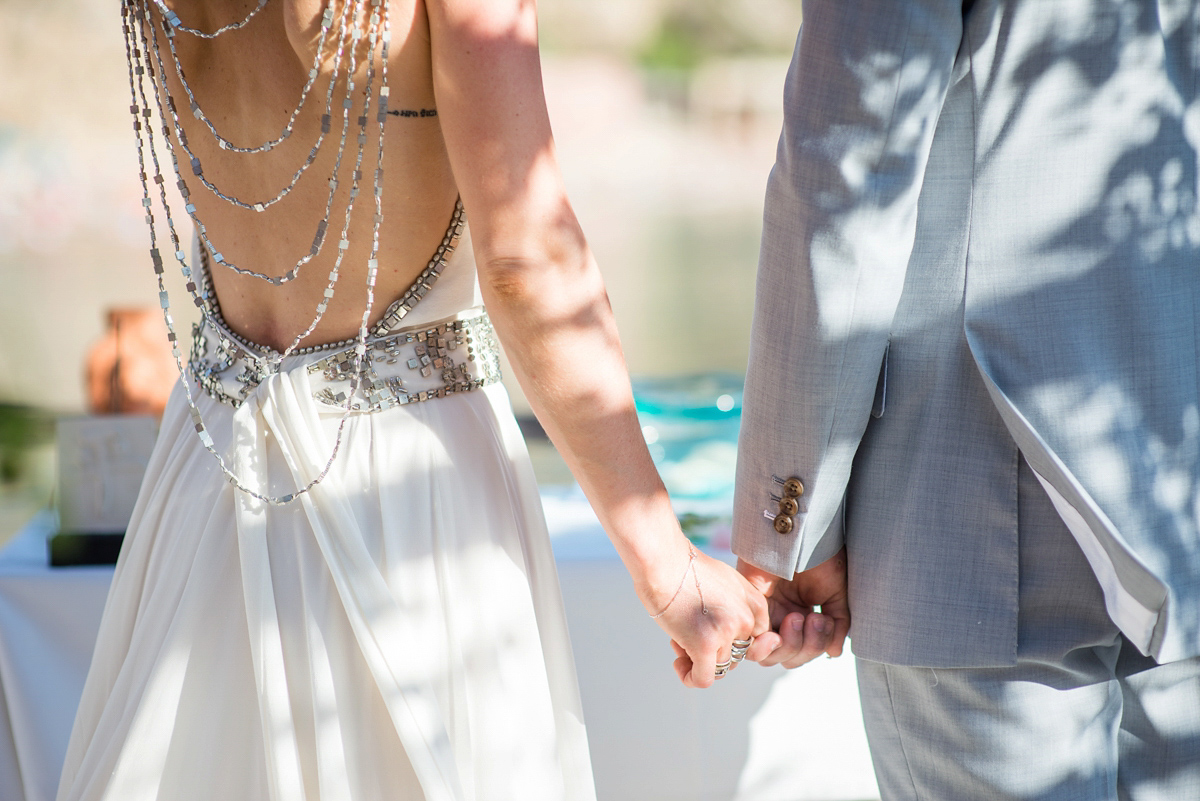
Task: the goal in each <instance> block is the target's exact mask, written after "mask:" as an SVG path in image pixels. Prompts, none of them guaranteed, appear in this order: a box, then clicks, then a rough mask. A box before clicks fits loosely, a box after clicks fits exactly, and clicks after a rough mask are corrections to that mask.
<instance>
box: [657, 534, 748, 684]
mask: <svg viewBox="0 0 1200 801" xmlns="http://www.w3.org/2000/svg"><path fill="white" fill-rule="evenodd" d="M689 552H690V553H691V554H694V557H693V556H690V555H688V556H685V557H684V558H681V559H679V560H677V561H676V560H670V561H671V562H672V563H673V564H672V565H671V569H670V570H669V571H668V570H660V571H657V573H658V575H657V576H655V577H649V580H648V582H647V585H646V586H645V587H644V588H639V595H641V597H642V603H643V604H644V605H645V607H646V609H647V610H649V612H650V615H651V617H653V618H654V619H655V622H657V623H658V625H659V626H660V627H662V629H663V631H665V632H666V633H667V634H668V635H669V636H670V637H671V647H672V648H674V649H675V656H676V659H675V672H676V673H677V674H678V675H679V679H680V681H682V682H683V683H684V685H685V686H687V687H697V688H701V687H710V686H712V683H713V682H714V681H716V679H717V678H719V677H720V676H719V675H718V670H717V665H719V664H728V665H729V667H728V669H732V668H733V667H736V666H737V663H738V661H740V659H735V657H737V654H734V653H732V652H733V643H734V641H735V640H750V639H752V638H755V637H759V636H762V635H765V634H768V633H769V631H770V622H769V620H768V617H767V600H766V599H765V598H764V597H763V595H762V593H761V592H760V591H758V590H757V589H755V588H754V587H753V586H752V585H751V584H750V582H748V581H747V580H746V579H745V578H743V577H742V576H741V575H740V574H739V573H738V572H737V571H736V570H734V569H733V568H732V567H730V566H729V565H727V564H725V563H724V562H721V561H719V560H717V559H713V558H712V557H710V556H707V555H706V554H704V553H701V552H700V551H694V550H691V549H690V548H689ZM686 559H691V561H690V564H689V563H687V562H686V561H685V560H686ZM685 564H687V568H686V573H685V574H684V576H683V581H682V582H681V581H680V579H679V575H680V569H681V568H683V567H684V565H685Z"/></svg>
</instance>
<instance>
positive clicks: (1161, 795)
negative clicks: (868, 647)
mask: <svg viewBox="0 0 1200 801" xmlns="http://www.w3.org/2000/svg"><path fill="white" fill-rule="evenodd" d="M1020 470H1021V475H1020V480H1019V491H1018V504H1019V512H1018V519H1019V537H1020V588H1019V600H1018V607H1019V613H1018V619H1019V624H1018V625H1019V630H1018V635H1017V636H1018V640H1017V663H1016V664H1015V665H1014V666H1012V667H1002V668H965V669H938V670H932V669H929V668H916V667H899V666H895V665H885V664H880V663H878V662H869V661H866V660H861V659H860V660H859V661H858V683H859V693H860V695H861V697H862V707H863V719H864V722H865V724H866V730H867V739H868V741H869V743H870V747H871V758H872V760H873V762H874V764H875V773H876V776H877V778H878V780H879V788H880V793H881V795H882V797H883V801H915V800H916V799H920V801H974V800H975V799H979V801H985V800H986V801H1005V800H1007V799H1021V801H1032V800H1033V799H1037V801H1068V799H1069V800H1070V801H1117V800H1118V799H1120V800H1121V801H1126V800H1127V799H1128V801H1160V800H1161V801H1200V659H1188V660H1184V661H1180V662H1172V663H1168V664H1163V665H1159V664H1157V663H1155V662H1154V661H1153V660H1152V659H1149V658H1148V657H1145V656H1142V655H1141V654H1140V653H1138V651H1137V649H1136V648H1134V647H1133V646H1132V645H1130V644H1129V643H1128V641H1127V640H1125V638H1124V637H1123V636H1122V635H1121V633H1120V632H1119V631H1118V630H1117V628H1116V626H1114V625H1113V623H1112V622H1111V620H1109V617H1108V614H1107V613H1106V612H1105V608H1104V596H1103V595H1102V593H1101V590H1100V586H1099V584H1098V583H1097V582H1096V579H1095V576H1094V575H1093V573H1092V571H1091V569H1090V568H1089V567H1088V564H1087V562H1086V561H1085V559H1084V557H1083V554H1082V552H1081V551H1080V550H1079V547H1078V545H1076V543H1075V540H1074V539H1073V538H1072V536H1071V534H1070V532H1069V531H1068V530H1067V528H1066V526H1065V525H1063V523H1062V521H1061V520H1060V519H1059V517H1058V514H1057V513H1056V512H1055V510H1054V507H1053V506H1052V505H1051V503H1050V500H1049V498H1047V497H1046V494H1045V492H1044V491H1043V490H1042V488H1041V486H1040V485H1039V484H1038V481H1037V478H1036V477H1035V476H1034V475H1033V473H1032V471H1031V470H1029V468H1028V466H1027V465H1026V464H1025V461H1024V460H1023V459H1022V460H1021V461H1020ZM897 614H903V611H902V610H897Z"/></svg>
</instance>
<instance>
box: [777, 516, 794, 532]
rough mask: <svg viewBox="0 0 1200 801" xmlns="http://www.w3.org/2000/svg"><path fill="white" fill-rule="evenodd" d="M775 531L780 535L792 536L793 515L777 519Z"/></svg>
mask: <svg viewBox="0 0 1200 801" xmlns="http://www.w3.org/2000/svg"><path fill="white" fill-rule="evenodd" d="M775 530H776V531H778V532H779V533H780V534H790V533H791V531H792V518H791V515H778V516H776V518H775Z"/></svg>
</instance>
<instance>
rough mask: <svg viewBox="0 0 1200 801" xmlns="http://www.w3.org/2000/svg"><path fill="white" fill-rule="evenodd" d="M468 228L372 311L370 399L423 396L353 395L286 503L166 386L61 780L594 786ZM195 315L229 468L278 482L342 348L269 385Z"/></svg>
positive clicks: (233, 798) (341, 789)
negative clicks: (227, 362)
mask: <svg viewBox="0 0 1200 801" xmlns="http://www.w3.org/2000/svg"><path fill="white" fill-rule="evenodd" d="M460 230H461V231H462V233H463V240H464V241H462V242H461V245H460V246H459V247H458V248H457V249H455V250H453V252H452V253H447V254H445V258H444V259H443V262H442V267H441V268H440V269H441V274H440V276H439V275H436V274H429V271H427V272H426V273H425V274H423V275H422V278H421V279H418V285H415V287H414V290H410V292H409V293H408V295H406V298H408V299H409V301H410V302H409V305H410V306H411V312H410V313H408V314H407V316H405V317H404V319H403V324H402V326H399V325H393V326H392V327H391V328H387V327H386V326H384V327H385V328H387V330H386V333H387V335H388V337H390V339H388V340H387V341H386V342H383V340H382V339H381V340H379V341H377V342H376V344H375V350H373V351H372V353H373V354H374V355H375V356H376V357H377V358H376V359H375V363H376V365H377V366H378V367H379V368H380V370H379V372H380V381H379V382H378V383H377V384H376V385H375V387H374V388H368V391H367V392H365V393H363V394H362V401H363V403H364V404H372V403H373V404H374V405H376V406H387V405H389V403H394V402H395V399H396V398H397V397H401V398H409V399H412V400H422V399H423V397H429V395H432V396H433V397H430V398H429V399H428V400H425V401H424V402H412V403H405V404H404V405H395V406H393V407H392V408H386V409H384V410H382V411H374V412H361V413H356V414H353V415H351V416H350V417H349V419H348V421H347V423H346V427H345V431H344V441H343V443H342V446H341V451H340V453H339V455H338V457H337V459H336V460H335V461H334V462H333V466H332V469H331V470H330V472H329V474H328V475H327V476H326V477H325V479H324V480H323V481H321V482H320V483H318V484H317V485H316V486H315V487H314V488H313V489H312V490H311V492H309V493H307V494H306V495H302V496H301V497H299V498H298V499H296V500H295V501H293V502H292V503H290V504H287V505H283V506H273V505H266V504H263V503H261V502H259V501H256V500H255V499H254V498H253V497H252V496H250V495H247V494H246V493H243V492H241V491H239V490H237V489H236V488H234V487H233V486H231V484H230V483H229V482H228V481H227V480H226V478H225V476H224V475H223V474H222V472H221V471H220V469H219V467H218V465H217V463H216V460H215V459H213V458H212V456H211V455H210V454H209V453H208V452H207V451H205V450H204V448H203V446H202V445H201V443H200V440H199V439H198V437H197V434H196V431H195V430H194V427H193V421H192V419H191V417H190V414H189V408H188V405H187V402H186V400H185V398H184V396H183V394H182V391H181V388H180V387H177V388H176V391H175V393H174V395H173V396H172V398H171V401H170V403H169V405H168V406H167V410H166V413H165V415H164V417H163V421H162V429H161V433H160V435H159V440H158V444H157V447H156V448H155V451H154V455H153V457H152V459H151V462H150V466H149V469H148V471H147V475H146V479H145V483H144V485H143V487H142V491H141V495H140V497H139V499H138V503H137V508H136V510H135V512H134V515H133V521H132V523H131V524H130V527H129V531H128V534H127V536H126V540H125V545H124V548H123V550H122V553H121V557H120V561H119V563H118V564H117V569H116V574H115V576H114V579H113V584H112V589H111V591H110V593H109V596H108V602H107V605H106V607H105V610H104V617H103V622H102V624H101V627H100V634H99V639H98V641H97V643H96V650H95V655H94V658H93V662H92V667H91V671H90V673H89V674H88V678H87V684H86V686H85V688H84V692H83V700H82V702H81V704H80V707H79V712H78V716H77V718H76V720H75V726H74V730H73V732H72V735H71V742H70V746H69V750H68V753H67V758H66V763H65V766H64V768H63V774H62V781H61V784H60V787H59V793H58V799H59V801H98V800H99V799H106V801H148V800H149V799H161V800H162V801H239V800H240V799H246V800H247V801H302V800H303V801H335V800H336V801H343V800H344V801H374V800H375V799H379V800H380V801H382V799H389V800H390V801H391V800H396V799H404V800H407V799H413V800H414V801H417V800H423V801H517V800H518V799H519V800H520V801H540V800H541V799H545V800H546V801H593V799H594V798H595V795H594V790H593V784H592V775H591V766H590V763H589V759H588V751H587V741H586V735H585V732H584V727H583V722H582V717H581V710H580V704H579V694H578V689H577V686H576V681H575V673H574V666H573V664H572V658H571V650H570V643H569V641H568V639H567V631H566V624H565V620H564V616H563V610H562V602H561V599H560V596H559V590H558V584H557V577H556V573H555V567H554V560H553V554H552V553H551V550H550V544H549V540H548V538H547V533H546V528H545V522H544V519H543V516H542V509H541V504H540V501H539V496H538V491H537V486H536V484H535V481H534V476H533V472H532V469H531V467H530V464H529V460H528V455H527V452H526V450H525V445H524V442H523V441H522V439H521V435H520V432H519V430H518V428H517V425H516V422H515V420H514V419H513V416H512V411H511V408H510V405H509V401H508V397H507V395H506V393H505V391H504V389H503V387H502V386H501V385H500V384H498V383H494V381H495V378H496V374H495V372H496V369H497V368H496V363H495V361H494V359H495V352H494V342H493V340H492V336H491V333H490V326H488V325H487V323H486V317H480V313H481V309H480V308H479V306H480V299H479V291H478V284H477V280H476V276H475V267H474V263H473V261H472V256H471V247H470V243H469V241H466V238H467V235H466V231H465V228H464V227H462V225H461V224H460ZM452 234H453V226H452V231H451V232H450V233H448V236H447V241H450V239H451V238H452ZM451 244H452V243H451ZM431 264H432V263H431ZM431 279H432V280H431ZM435 281H436V283H434V282H435ZM422 283H423V284H424V286H421V284H422ZM462 320H466V321H467V323H461V322H460V321H462ZM385 322H386V321H385ZM393 322H394V320H393ZM456 325H460V327H461V331H460V332H459V333H458V334H455V331H456ZM426 331H428V333H429V337H428V338H426V337H425V336H424V335H421V336H417V337H416V339H415V340H414V341H415V342H416V344H405V343H406V342H407V340H408V338H412V337H414V336H416V334H422V332H426ZM396 332H399V335H396ZM405 332H408V333H407V334H406V333H405ZM414 332H416V334H414ZM464 334H465V335H464ZM443 335H445V336H449V337H451V340H452V341H451V344H450V345H448V346H447V345H446V341H445V339H444V338H443V339H440V340H439V339H438V337H439V336H443ZM198 336H200V337H201V338H202V339H205V341H203V342H201V343H200V344H199V346H198V348H197V350H196V351H195V352H194V353H193V360H194V363H195V364H199V365H200V367H201V369H202V371H203V370H204V369H209V370H210V377H211V376H215V377H216V380H210V381H209V382H208V386H209V388H210V391H209V392H206V391H205V390H204V389H202V388H201V387H200V386H198V385H197V384H196V383H195V382H193V383H192V387H193V392H194V393H195V397H196V402H197V406H198V407H199V408H200V411H201V412H202V415H203V419H204V421H205V424H206V426H207V428H208V431H209V432H211V434H212V437H213V439H214V440H215V446H216V448H217V450H218V451H219V452H221V453H223V454H225V456H226V460H227V462H228V464H229V465H230V467H231V468H232V469H233V471H234V472H235V473H236V474H237V475H238V477H239V478H240V479H241V480H242V481H243V482H245V483H246V484H247V485H249V486H252V487H264V488H266V490H268V491H269V494H271V495H273V496H279V495H283V494H285V493H289V492H293V491H294V490H295V489H296V487H298V486H303V485H304V484H307V483H308V482H309V481H311V480H312V479H313V478H315V477H316V476H317V475H318V474H319V473H320V471H321V470H322V469H323V468H324V466H325V464H326V461H327V459H328V457H329V454H330V452H331V449H332V448H333V446H334V441H335V438H336V432H337V429H338V424H339V422H340V420H341V417H342V411H341V409H340V408H339V407H338V406H335V405H332V403H333V402H334V400H333V399H336V396H337V390H338V389H339V387H341V388H343V389H344V388H345V387H346V386H348V384H347V382H345V381H344V380H341V379H344V378H345V374H344V373H342V374H339V373H338V372H337V370H338V365H337V361H338V359H337V357H336V351H333V350H329V349H324V350H320V351H317V352H314V353H309V354H303V355H293V356H290V357H288V359H287V360H285V361H284V362H283V364H282V369H281V370H279V371H278V372H277V373H275V374H271V375H265V376H259V377H258V378H259V379H260V380H259V381H258V382H257V383H255V382H254V381H253V380H251V381H249V382H247V381H245V380H239V376H238V375H235V373H236V371H237V370H238V369H241V368H242V367H244V365H243V364H242V363H241V362H236V363H235V364H233V366H232V367H230V368H229V369H225V370H223V371H222V370H219V369H217V368H220V367H221V366H222V364H223V363H221V361H220V360H221V358H225V357H228V356H229V350H230V349H229V348H227V349H226V350H225V351H222V350H221V346H222V343H220V340H221V339H222V338H224V337H231V336H232V335H230V334H228V332H226V331H222V330H217V331H213V330H208V331H201V332H200V334H198ZM455 336H458V339H457V340H454V337H455ZM455 341H457V342H458V343H459V349H454V342H455ZM379 342H383V344H379ZM397 342H399V343H400V346H398V345H397ZM422 343H427V344H428V348H425V347H423V345H422ZM439 343H440V347H441V349H440V350H437V349H436V348H437V347H438V346H439ZM223 344H224V345H229V344H230V343H229V342H228V341H227V342H225V343H223ZM242 345H243V346H248V343H242ZM385 346H386V348H385ZM249 347H253V346H249ZM231 348H232V351H235V352H236V351H237V350H238V347H237V346H236V344H234V345H233V346H231ZM447 348H449V349H447ZM385 349H386V352H385ZM468 350H469V352H470V353H471V356H473V357H474V358H471V357H470V356H464V355H463V351H468ZM439 353H440V354H441V355H442V357H444V359H443V358H439V356H438V354H439ZM198 356H199V361H195V360H196V359H197V357H198ZM431 356H432V357H433V358H432V361H433V364H432V365H429V369H426V367H425V366H423V365H426V364H428V363H427V362H425V359H426V358H428V357H431ZM450 356H454V359H453V360H452V359H451V358H450ZM389 357H391V358H389ZM443 361H444V363H443ZM214 364H215V365H216V368H214V367H213V365H214ZM452 364H457V366H456V367H454V368H453V370H451V368H450V365H452ZM329 365H332V367H330V366H329ZM436 366H440V367H442V368H443V375H441V376H439V375H438V374H437V372H436ZM447 370H449V371H450V372H453V371H454V370H460V371H461V372H460V373H455V374H454V375H452V376H450V375H449V373H448V372H446V371H447ZM385 373H386V375H385ZM431 373H433V374H432V375H431ZM444 376H449V380H445V381H444V380H443V377H444ZM331 377H332V379H331ZM393 377H394V380H393ZM242 378H243V379H244V375H243V376H242ZM455 381H459V382H460V383H459V384H458V385H457V386H458V391H453V389H452V390H451V391H443V392H439V391H438V389H437V388H443V387H445V386H451V385H452V384H453V382H455ZM464 381H468V382H469V381H474V383H475V384H483V386H479V387H478V388H475V387H474V386H471V389H472V391H463V390H462V386H463V384H462V383H461V382H464ZM401 386H402V387H403V388H402V389H399V390H397V389H395V388H396V387H401ZM423 387H425V388H426V389H423ZM222 388H224V389H226V390H228V393H229V396H234V397H236V398H237V400H236V401H235V402H237V403H238V405H237V406H236V407H235V406H234V405H231V404H230V403H229V402H227V400H228V396H227V399H226V401H222V400H219V399H218V397H220V394H221V390H222ZM419 392H426V393H427V394H426V395H424V396H423V397H421V396H418V395H417V393H419ZM214 395H216V396H217V397H214ZM442 395H444V396H442ZM342 397H343V398H344V397H345V396H344V395H343V396H342ZM260 491H261V490H260Z"/></svg>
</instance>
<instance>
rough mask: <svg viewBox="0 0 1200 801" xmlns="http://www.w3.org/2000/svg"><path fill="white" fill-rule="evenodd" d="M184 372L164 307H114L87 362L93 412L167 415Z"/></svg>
mask: <svg viewBox="0 0 1200 801" xmlns="http://www.w3.org/2000/svg"><path fill="white" fill-rule="evenodd" d="M178 380H179V370H178V368H177V367H176V366H175V359H174V357H173V356H172V355H171V347H170V345H169V344H168V342H167V327H166V325H164V324H163V319H162V313H161V312H160V311H159V310H158V309H154V308H143V309H110V310H109V312H108V331H107V332H106V333H105V334H104V337H103V338H102V339H101V340H100V341H99V342H97V343H96V344H95V345H93V346H92V349H91V351H90V352H89V353H88V357H87V364H86V382H87V398H88V408H89V411H91V413H92V414H152V415H155V416H158V417H161V416H162V413H163V409H164V408H165V407H166V405H167V398H168V396H170V394H171V390H172V389H173V388H174V386H175V382H176V381H178Z"/></svg>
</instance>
